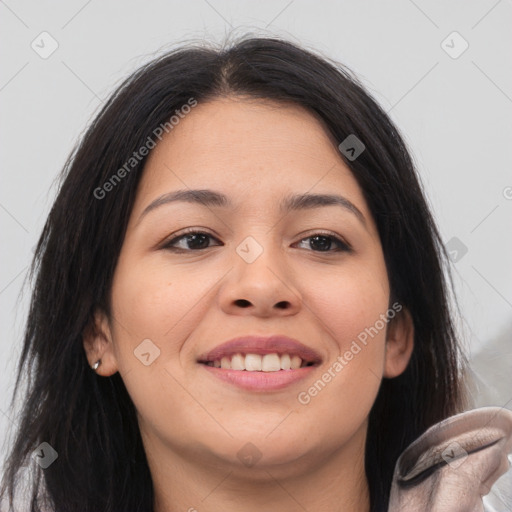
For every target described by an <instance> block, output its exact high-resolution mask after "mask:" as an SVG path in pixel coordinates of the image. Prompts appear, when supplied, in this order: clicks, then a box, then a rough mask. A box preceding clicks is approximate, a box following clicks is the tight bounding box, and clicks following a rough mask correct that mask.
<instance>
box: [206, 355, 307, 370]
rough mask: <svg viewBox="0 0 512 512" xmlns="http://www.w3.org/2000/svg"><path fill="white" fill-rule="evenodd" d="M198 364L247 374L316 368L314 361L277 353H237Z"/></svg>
mask: <svg viewBox="0 0 512 512" xmlns="http://www.w3.org/2000/svg"><path fill="white" fill-rule="evenodd" d="M199 363H201V364H204V365H206V366H212V367H214V368H220V369H223V370H236V371H247V372H279V371H286V370H297V369H299V368H304V367H306V366H316V363H315V362H314V361H306V360H304V359H301V358H300V357H299V356H298V355H292V354H278V353H277V352H275V353H270V354H251V353H248V354H243V353H237V354H233V355H232V356H224V357H222V358H221V359H216V360H213V361H199Z"/></svg>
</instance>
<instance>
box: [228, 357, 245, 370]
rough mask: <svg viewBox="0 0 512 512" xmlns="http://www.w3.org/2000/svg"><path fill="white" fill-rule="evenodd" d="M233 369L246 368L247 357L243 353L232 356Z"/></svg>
mask: <svg viewBox="0 0 512 512" xmlns="http://www.w3.org/2000/svg"><path fill="white" fill-rule="evenodd" d="M231 369H232V370H245V358H244V356H243V355H242V354H235V355H234V356H233V357H232V358H231Z"/></svg>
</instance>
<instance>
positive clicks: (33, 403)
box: [2, 37, 462, 512]
mask: <svg viewBox="0 0 512 512" xmlns="http://www.w3.org/2000/svg"><path fill="white" fill-rule="evenodd" d="M230 95H243V96H248V97H253V98H260V99H271V100H275V101H278V102H287V103H289V102H293V103H295V104H297V105H300V106H303V107H305V108H306V109H308V111H310V112H311V113H314V114H315V115H316V116H319V117H320V118H321V119H322V120H323V122H324V123H325V126H326V127H327V129H328V130H329V132H330V134H331V135H332V136H333V138H334V140H335V141H338V143H341V142H342V141H343V140H344V139H345V138H346V137H347V136H349V135H351V134H355V135H356V136H357V137H358V138H359V139H360V140H361V141H362V142H363V143H364V145H365V148H366V149H365V151H364V152H363V153H362V154H361V155H360V156H359V157H358V158H357V159H355V160H353V161H351V160H349V159H345V163H346V165H348V167H349V168H350V169H351V171H352V173H353V175H354V177H355V178H356V180H357V182H358V183H359V185H360V187H361V189H362V191H363V194H364V197H365V199H366V201H367V204H368V205H369V208H370V211H371V213H372V215H373V217H374V219H375V222H376V225H377V228H378V232H379V236H380V240H381V244H382V248H383V253H384V257H385V262H386V266H387V271H388V277H389V282H390V289H391V296H392V298H393V299H394V300H397V301H399V302H400V303H401V304H402V305H403V306H404V307H406V308H408V310H409V311H410V313H411V315H412V318H413V321H414V327H415V338H414V351H413V354H412V357H411V361H410V363H409V365H408V367H407V369H406V371H405V372H404V373H403V374H402V375H401V376H399V377H397V378H394V379H384V380H383V382H382V384H381V387H380V390H379V393H378V396H377V399H376V402H375V404H374V405H373V408H372V410H371V413H370V417H369V426H368V434H367V442H366V451H365V469H366V476H367V479H368V483H369V490H370V500H371V509H372V511H374V512H377V511H381V510H386V509H387V503H388V498H389V490H390V484H391V480H392V474H393V469H394V465H395V462H396V459H397V458H398V456H399V454H400V453H401V452H402V451H403V449H404V448H405V447H406V446H407V445H408V444H409V443H410V442H412V441H413V440H414V439H415V438H416V437H418V436H419V435H420V434H421V433H422V432H424V431H425V430H426V429H427V428H428V427H430V426H431V425H432V424H434V423H436V422H438V421H440V420H442V419H443V418H445V417H447V416H450V415H452V414H455V413H456V412H458V411H459V410H460V407H461V403H462V402H461V399H462V385H461V380H460V364H459V363H460V361H461V354H460V352H459V348H458V345H457V342H456V335H455V330H454V324H453V320H452V317H451V313H450V307H449V306H450V302H449V293H450V289H449V287H448V285H449V284H450V282H449V280H448V276H449V273H448V267H449V265H448V259H447V257H446V252H445V250H444V246H443V244H442V240H441V238H440V235H439V232H438V230H437V228H436V226H435V223H434V220H433V217H432V215H431V213H430V210H429V207H428V205H427V201H426V199H425V196H424V194H423V191H422V187H421V184H420V180H419V178H418V176H417V172H416V170H415V167H414V165H413V161H412V158H411V156H410V155H409V153H408V150H407V148H406V145H405V143H404V141H403V139H402V137H401V136H400V134H399V132H398V130H397V128H396V127H395V126H394V125H393V123H392V122H391V120H390V119H389V118H388V116H387V115H386V113H385V112H384V111H383V110H382V108H381V107H380V106H379V105H378V104H377V102H376V101H375V100H374V99H373V98H372V97H371V96H370V94H369V93H368V92H366V91H365V88H364V87H363V85H362V84H361V83H360V82H359V80H358V79H357V78H356V77H355V76H354V75H353V73H352V72H350V71H349V70H348V69H347V68H346V67H344V66H343V65H341V64H339V63H336V62H333V61H330V60H329V59H328V58H325V57H322V56H319V55H317V54H316V53H314V52H312V51H309V50H305V49H303V48H301V47H299V46H297V45H295V44H293V43H291V42H288V41H284V40H281V39H279V38H264V37H245V38H241V39H239V40H237V41H235V43H232V44H230V45H226V46H225V47H222V48H213V47H209V46H204V45H200V44H199V45H186V46H183V47H180V48H178V49H174V50H172V51H168V52H167V53H165V54H164V55H163V56H161V57H158V58H156V59H154V60H153V61H151V62H150V63H148V64H147V65H145V66H143V67H141V68H140V69H139V70H138V71H136V72H135V73H134V74H133V75H131V76H130V77H129V78H128V79H127V80H125V81H124V82H123V83H122V84H121V85H120V86H119V88H118V89H117V90H116V91H115V92H114V93H113V94H112V96H111V97H110V98H109V99H108V101H107V102H106V103H105V105H104V106H103V108H102V109H101V111H100V112H99V114H98V115H97V116H96V118H95V119H94V120H93V121H92V123H91V125H90V127H89V128H88V130H87V132H86V133H85V135H84V136H83V137H82V140H81V141H80V143H79V144H78V145H77V147H76V148H75V149H74V151H73V152H72V154H71V155H70V157H69V159H68V161H67V162H66V165H65V167H64V169H63V172H62V178H61V179H62V182H61V186H60V189H59V193H58V196H57V198H56V200H55V202H54V204H53V207H52V209H51V212H50V214H49V216H48V219H47V221H46V224H45V226H44V229H43V232H42V234H41V237H40V239H39V242H38V244H37V248H36V252H35V257H34V260H33V262H32V267H31V274H30V277H31V283H32V284H33V291H32V296H31V303H30V308H29V313H28V318H27V322H26V329H25V334H24V345H23V350H22V355H21V358H20V360H19V364H18V368H17V379H16V387H15V393H14V396H13V403H14V401H15V397H16V394H17V393H18V391H19V389H20V384H21V383H22V381H23V379H26V381H27V384H26V390H25V391H24V393H25V396H24V397H23V399H24V402H23V409H22V410H21V414H20V416H19V418H20V424H19V428H18V430H17V432H16V437H15V439H14V443H13V447H12V451H11V452H10V455H9V457H8V459H7V462H6V466H5V468H6V471H5V476H4V480H3V485H2V494H3V496H4V497H6V498H7V499H8V500H9V503H11V507H12V503H13V502H14V499H15V495H16V492H17V489H18V488H19V487H20V485H21V475H22V473H23V470H25V469H26V467H27V464H28V468H29V470H30V471H29V473H30V474H29V478H28V491H29V494H28V495H29V496H30V499H29V501H30V503H29V510H30V512H39V511H40V510H41V507H43V510H48V509H50V510H53V511H55V512H107V511H108V512H127V511H130V512H150V511H152V509H153V503H152V502H153V488H152V482H151V475H150V472H149V468H148V464H147V460H146V456H145V452H144V449H143V445H142V441H141V437H140V432H139V429H138V424H137V419H136V411H135V408H134V405H133V403H132V401H131V399H130V397H129V395H128V393H127V390H126V388H125V386H124V384H123V381H122V379H121V377H120V375H119V374H118V373H116V374H114V375H112V376H111V377H109V378H102V377H98V376H97V375H96V374H95V373H94V372H93V371H91V369H90V368H89V365H88V361H87V359H86V356H85V351H84V348H83V335H84V332H86V330H87V329H89V328H91V325H93V313H94V311H95V310H96V309H97V308H102V309H103V310H104V311H105V312H106V313H107V314H110V311H111V309H110V303H109V294H110V289H111V285H112V278H113V274H114V270H115V267H116V263H117V260H118V257H119V253H120V250H121V246H122V244H123V239H124V235H125V232H126V226H127V221H128V218H129V215H130V212H131V209H132V206H133V203H134V199H135V194H136V190H137V186H138V183H139V180H140V179H141V176H142V173H143V169H144V163H145V160H146V158H147V157H144V158H142V159H140V161H138V162H137V163H136V164H134V162H132V164H134V165H133V168H131V169H130V171H129V172H126V173H125V175H124V174H123V179H122V181H121V182H119V183H115V184H114V185H115V187H114V185H113V187H114V188H115V190H112V192H110V193H108V194H104V195H103V196H102V195H101V194H99V193H98V189H100V188H101V187H103V186H104V184H105V183H106V182H107V181H108V180H109V179H111V178H112V175H113V174H114V173H115V172H116V171H117V170H118V169H121V168H122V167H123V166H125V165H126V162H127V161H129V159H130V158H131V157H132V155H133V152H134V151H137V150H138V149H139V148H140V147H142V146H144V145H145V144H146V143H147V140H148V137H154V131H155V129H156V128H157V127H159V126H160V125H162V124H163V123H166V122H168V120H169V118H170V116H172V115H173V113H175V112H176V110H179V109H180V108H181V107H182V106H183V105H185V104H187V102H188V101H189V100H190V98H194V99H195V100H196V101H198V102H201V101H206V100H210V99H214V98H216V97H221V96H230ZM340 158H344V157H343V155H342V154H341V152H340ZM125 170H126V167H125ZM95 191H96V193H95ZM100 196H101V197H100ZM43 442H47V443H48V444H49V445H50V446H51V447H53V448H54V449H55V450H56V452H57V453H58V459H57V461H56V462H55V463H53V464H52V465H51V466H49V467H48V468H46V469H44V470H42V469H41V468H39V466H38V465H37V464H35V462H33V461H31V458H32V457H31V456H32V453H33V451H34V450H35V449H36V448H37V447H38V446H39V445H40V444H41V443H43ZM45 504H46V505H45ZM45 506H46V507H48V508H46V509H45V508H44V507H45ZM11 510H13V509H12V508H11ZM17 510H19V509H17Z"/></svg>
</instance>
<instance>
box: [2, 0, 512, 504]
mask: <svg viewBox="0 0 512 512" xmlns="http://www.w3.org/2000/svg"><path fill="white" fill-rule="evenodd" d="M511 21H512V1H511V0H499V1H496V0H489V1H487V0H485V1H483V0H482V1H450V2H446V1H431V2H426V1H421V2H420V1H419V0H417V1H412V0H400V1H393V2H392V1H386V2H382V1H361V2H356V1H340V2H334V1H324V2H322V3H320V2H317V3H313V2H308V1H305V0H292V1H290V0H284V1H273V2H271V1H261V2H249V1H237V2H236V1H221V0H194V1H189V2H186V3H185V2H176V1H170V2H164V1H155V0H152V1H145V2H142V1H133V0H132V1H125V2H114V1H101V2H100V1H99V0H90V1H88V2H85V1H82V0H80V1H77V0H73V1H68V2H55V1H53V2H52V1H45V2H36V1H27V2H15V1H14V0H6V1H0V29H1V31H0V34H1V38H2V44H1V45H0V53H1V62H2V66H1V69H0V105H1V109H2V116H1V118H0V130H1V133H0V151H1V162H2V166H1V172H2V186H1V188H0V226H1V237H2V260H1V262H2V263H1V266H0V315H1V325H2V337H1V339H0V446H1V445H2V441H3V451H2V453H0V460H1V459H2V457H3V455H2V454H3V453H5V451H6V445H7V443H8V436H7V435H6V434H7V432H8V429H9V427H10V426H12V425H13V424H15V422H16V418H15V417H14V415H13V413H12V412H11V411H9V409H8V405H9V399H10V395H11V392H12V386H13V379H14V370H15V365H16V362H17V358H18V355H19V353H20V350H21V341H22V331H23V323H24V320H25V317H26V311H27V304H28V297H29V289H28V288H27V289H26V291H25V293H24V295H20V290H21V289H22V284H23V281H24V278H25V275H26V272H27V269H28V265H29V263H30V260H31V257H32V248H33V247H34V244H35V243H36V241H37V238H38V236H39V233H40V231H41V229H42V226H43V223H44V219H45V217H46V215H47V213H48V211H49V208H50V206H51V204H52V200H53V198H54V197H55V192H56V187H55V182H54V181H55V178H56V176H57V174H58V172H59V171H60V169H61V168H62V166H63V164H64V161H65V159H66V157H67V155H68V153H69V152H70V150H71V148H72V147H73V145H74V143H75V142H76V141H77V139H78V137H79V136H80V134H81V133H82V132H83V130H84V128H85V127H86V125H87V123H88V122H89V120H90V119H91V117H92V115H93V114H94V113H96V112H97V111H98V109H99V108H100V107H101V105H102V102H103V101H104V100H105V99H106V98H107V96H108V95H109V94H110V92H112V90H113V88H114V87H115V85H117V84H118V83H119V82H120V80H121V79H123V78H124V77H125V76H127V74H129V73H130V72H132V71H133V70H134V69H136V68H137V67H138V66H140V65H141V64H143V63H144V62H146V61H148V60H149V59H151V58H153V57H154V56H156V55H157V54H159V53H160V52H162V51H164V50H165V49H168V48H170V47H173V46H174V45H176V44H177V43H179V42H180V41H182V40H203V39H208V40H210V41H214V42H219V43H222V42H224V41H225V39H226V37H227V36H228V35H231V36H236V35H241V34H244V33H246V32H252V33H254V34H260V35H279V36H284V37H286V38H289V39H291V40H292V41H295V42H297V43H300V44H302V45H303V46H305V47H307V48H310V49H313V50H316V51H318V52H319V53H321V54H323V55H324V56H327V57H330V58H332V59H335V60H338V61H341V62H342V63H344V64H346V65H347V66H349V67H350V68H351V69H352V70H353V71H355V72H356V73H357V74H358V76H359V77H360V78H361V80H362V81H363V83H364V84H365V85H366V86H367V88H368V89H369V91H370V92H371V93H372V94H373V95H374V97H375V98H376V99H377V100H378V101H379V102H380V104H381V105H382V106H383V107H384V108H385V110H386V111H388V112H389V114H390V116H391V118H392V119H393V120H394V121H395V123H396V124H397V125H398V127H399V128H400V130H401V132H402V133H403V135H404V137H405V139H406V141H407V143H408V145H409V147H410V149H411V152H412V154H413V156H414V159H415V162H416V164H417V166H418V169H419V170H420V173H421V177H422V180H423V182H424V185H425V189H426V192H427V195H428V197H429V201H430V203H431V205H432V208H433V210H434V213H435V217H436V219H437V221H438V223H439V226H440V230H441V233H442V235H443V239H444V240H445V242H447V243H448V247H449V248H450V250H452V251H453V252H452V254H453V258H454V261H453V264H452V268H453V271H454V276H455V284H456V293H457V297H458V300H459V303H460V306H461V318H460V321H459V324H460V329H461V334H462V336H463V339H464V346H465V348H466V351H467V354H468V357H469V358H470V360H471V368H472V374H473V380H474V384H473V388H472V393H473V397H474V400H475V405H476V406H480V405H497V406H504V407H507V408H509V409H511V408H512V377H511V373H512V372H511V367H512V365H511V362H512V349H511V342H512V339H511V338H512V286H511V285H512V270H511V262H512V241H511V236H510V234H511V232H512V231H511V218H512V217H511V214H512V174H511V168H512V166H511V161H512V151H511V142H512V139H511V135H512V115H511V113H512V67H511V60H510V57H511V53H512V30H511V26H512V25H511ZM454 31H456V32H458V33H459V34H460V36H458V35H450V34H452V33H453V32H454ZM42 32H48V33H49V34H50V36H45V35H43V36H41V35H40V34H41V33H42ZM53 40H54V41H56V43H55V42H53ZM443 41H445V42H444V43H443ZM465 42H467V44H468V45H469V46H468V48H467V50H466V51H464V52H463V53H462V54H460V55H458V54H459V53H460V52H461V50H463V49H464V47H465V45H466V43H465ZM51 44H54V45H55V44H58V48H57V49H56V51H55V52H54V53H52V54H51V55H50V56H47V58H42V56H41V55H43V56H46V55H44V52H45V51H46V52H48V51H49V50H50V49H51ZM31 45H33V46H34V48H35V49H33V48H32V47H31ZM36 50H37V51H36ZM38 52H39V53H38ZM455 57H456V58H455ZM466 251H467V252H466ZM509 474H510V471H509ZM508 476H509V475H507V477H508ZM493 499H494V498H493ZM493 503H494V506H495V510H505V509H504V508H503V503H502V501H501V500H500V499H499V497H496V498H495V501H494V502H493Z"/></svg>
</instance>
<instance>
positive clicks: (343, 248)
mask: <svg viewBox="0 0 512 512" xmlns="http://www.w3.org/2000/svg"><path fill="white" fill-rule="evenodd" d="M188 235H206V236H208V237H210V238H213V239H215V240H217V238H215V237H214V236H213V235H211V234H210V233H207V232H205V231H199V230H197V229H196V228H189V229H188V230H186V231H185V232H184V233H182V234H181V235H179V236H177V237H175V238H173V239H172V240H169V241H168V242H166V243H165V244H164V245H163V246H162V247H161V248H162V249H166V250H168V251H173V252H182V253H183V252H200V251H204V250H205V249H209V248H210V246H208V247H203V248H201V249H183V248H181V247H173V244H175V243H176V242H178V241H179V240H181V239H185V237H186V236H188ZM317 236H321V237H324V238H327V239H330V240H332V241H334V243H335V244H336V245H337V246H338V248H337V249H335V250H332V249H330V250H328V251H314V250H312V249H311V252H318V253H332V252H352V248H351V247H350V245H349V244H347V243H346V242H344V241H343V240H341V239H340V238H339V237H338V236H335V235H334V234H332V233H329V232H324V231H318V232H315V233H313V234H312V235H310V236H308V237H305V238H301V239H300V240H299V242H304V240H309V239H310V238H314V237H317ZM217 241H218V240H217ZM213 247H215V246H213ZM217 247H219V246H217Z"/></svg>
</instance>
